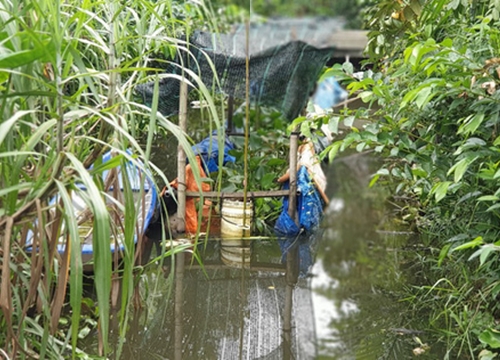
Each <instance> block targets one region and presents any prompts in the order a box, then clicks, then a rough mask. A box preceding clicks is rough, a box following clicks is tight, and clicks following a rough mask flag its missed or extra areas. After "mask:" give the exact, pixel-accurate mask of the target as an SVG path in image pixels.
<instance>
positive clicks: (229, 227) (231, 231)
mask: <svg viewBox="0 0 500 360" xmlns="http://www.w3.org/2000/svg"><path fill="white" fill-rule="evenodd" d="M252 218H253V203H252V201H247V203H246V204H245V203H244V202H243V201H238V200H229V199H223V201H222V209H221V224H220V232H221V237H222V238H223V239H224V238H231V239H239V238H245V237H249V236H250V228H251V226H252ZM228 241H229V240H228ZM242 242H243V240H242V241H237V240H235V242H232V243H231V244H229V243H226V244H227V245H232V246H238V245H240V246H241V245H243V243H242ZM222 245H224V243H223V244H222ZM245 246H246V245H245Z"/></svg>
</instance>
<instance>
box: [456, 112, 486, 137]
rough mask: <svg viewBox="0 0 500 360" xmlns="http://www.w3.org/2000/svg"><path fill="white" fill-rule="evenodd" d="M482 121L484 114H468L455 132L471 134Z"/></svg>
mask: <svg viewBox="0 0 500 360" xmlns="http://www.w3.org/2000/svg"><path fill="white" fill-rule="evenodd" d="M483 121H484V114H483V113H481V114H476V115H469V116H468V117H466V118H465V120H464V123H463V124H462V125H460V127H459V128H458V131H457V134H464V135H471V134H474V133H475V132H476V130H477V129H478V128H479V126H480V125H481V124H482V123H483Z"/></svg>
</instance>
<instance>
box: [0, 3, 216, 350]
mask: <svg viewBox="0 0 500 360" xmlns="http://www.w3.org/2000/svg"><path fill="white" fill-rule="evenodd" d="M0 18H1V21H0V39H1V40H0V153H1V161H0V189H1V190H0V239H1V244H2V249H1V250H0V255H1V256H0V257H1V267H2V270H1V276H2V279H1V289H0V307H1V310H2V313H1V315H0V343H1V344H5V348H4V351H5V352H6V353H7V354H9V356H10V357H11V358H25V357H29V356H40V358H44V357H49V358H62V357H69V356H73V357H84V356H85V354H82V352H81V351H80V350H79V349H78V347H77V346H78V342H79V336H83V335H84V333H83V332H80V328H81V327H83V326H87V324H83V320H82V319H81V316H80V315H81V314H82V298H83V268H82V260H81V254H80V251H79V230H78V223H77V220H76V219H75V216H74V214H73V212H72V211H66V210H67V209H69V208H71V194H72V193H73V192H75V191H78V187H77V184H83V185H84V186H85V187H86V189H87V192H88V193H89V196H88V197H87V198H86V202H87V205H88V207H89V209H90V210H91V212H92V215H93V216H92V217H93V229H94V230H93V231H94V240H95V242H94V245H95V246H94V251H95V253H94V277H95V279H96V280H97V281H95V287H96V293H97V309H96V311H95V313H93V314H95V317H96V319H97V320H98V323H99V325H98V331H99V353H100V355H103V356H106V355H107V354H108V353H109V347H108V339H107V337H108V332H109V331H108V330H109V321H110V311H111V309H110V295H111V291H112V285H113V286H114V285H116V283H117V281H118V279H121V281H122V286H121V289H120V291H121V297H120V303H119V304H118V303H117V300H116V298H115V301H114V306H115V307H119V309H120V310H119V312H118V315H116V316H117V318H118V319H119V323H120V326H119V329H118V332H119V333H120V334H123V332H124V331H126V320H127V318H128V312H129V306H128V305H129V304H130V303H131V301H132V297H133V295H134V291H135V289H134V285H135V284H134V282H135V281H137V275H139V269H138V268H136V267H135V258H136V257H137V252H136V248H135V247H134V244H133V243H132V242H131V240H132V239H133V238H134V234H135V227H136V224H135V218H136V217H135V215H134V214H135V212H136V211H137V209H136V208H135V207H136V204H135V203H134V202H133V201H132V199H133V196H132V194H131V192H130V189H129V188H127V186H126V185H125V186H124V188H125V191H124V193H125V198H126V201H125V205H124V207H125V209H126V210H125V212H126V214H127V215H126V218H127V221H125V224H123V228H124V238H125V239H127V241H125V245H126V250H125V254H124V258H123V264H122V265H121V267H118V266H115V267H112V266H111V265H112V263H113V261H112V259H111V254H110V251H109V239H110V235H111V233H112V232H113V227H112V225H111V223H112V221H111V220H110V219H111V217H112V215H111V210H110V208H109V207H108V206H107V205H106V201H105V198H106V194H105V193H106V192H105V191H104V184H103V183H102V180H101V179H102V176H101V174H102V171H104V170H105V168H106V166H100V162H101V157H102V153H103V152H104V151H106V150H109V149H112V150H114V151H115V152H116V153H117V154H120V156H118V157H117V158H116V159H115V161H114V162H113V164H114V165H113V166H117V165H118V164H119V163H120V161H125V160H130V161H136V158H140V159H142V160H143V163H144V164H145V165H143V170H144V171H155V167H154V164H152V163H150V162H148V160H149V157H150V153H151V146H152V140H153V135H154V134H155V133H156V132H157V130H158V129H159V128H161V129H162V130H161V131H163V132H168V133H172V134H174V135H175V137H176V138H177V139H178V140H179V141H180V143H181V144H182V146H183V147H184V148H186V149H189V148H190V146H189V145H190V141H188V139H187V137H186V136H185V134H183V133H182V132H181V131H180V130H179V128H178V126H177V125H175V124H174V123H172V122H171V121H170V120H169V119H166V118H164V117H163V116H161V114H157V113H156V111H155V109H156V107H157V102H154V103H153V106H152V109H153V111H151V109H149V108H147V107H145V106H144V105H142V104H140V103H137V102H135V100H134V93H133V91H134V86H135V85H136V84H138V83H140V82H144V81H151V80H155V79H158V76H157V75H156V71H155V69H154V67H153V66H154V64H155V62H154V61H165V60H164V59H169V58H170V57H171V56H172V55H173V54H175V51H178V50H179V49H181V48H182V44H180V43H179V42H178V41H177V40H176V38H177V37H178V36H179V35H182V34H184V33H185V32H186V31H189V29H190V28H191V27H192V26H197V27H205V28H209V29H214V30H216V25H215V23H214V21H213V20H214V17H213V14H212V13H211V10H210V9H209V8H207V7H206V6H204V4H203V2H197V3H196V4H194V3H190V2H185V3H184V2H182V3H181V2H176V1H170V0H164V1H155V2H149V1H141V0H138V1H135V2H126V3H122V2H119V1H115V0H105V1H101V2H97V3H96V2H91V1H83V2H81V1H78V2H77V1H52V0H33V1H18V0H12V1H7V0H0ZM208 20H209V21H208ZM158 53H160V54H163V56H162V58H156V57H155V56H154V55H153V54H158ZM148 74H150V75H149V76H148ZM202 91H204V94H205V95H207V94H209V92H208V91H207V89H202ZM208 100H210V99H208ZM208 100H207V101H208ZM156 101H157V100H156ZM211 109H212V110H213V111H212V112H211V114H212V116H211V118H210V121H213V123H214V128H217V129H219V130H220V128H221V124H220V121H219V120H218V116H217V110H216V109H215V108H214V106H213V103H212V106H211ZM144 131H147V134H148V135H147V140H146V143H145V144H140V143H138V141H137V140H136V139H137V138H139V137H140V136H139V133H142V132H144ZM127 149H132V152H133V154H135V155H133V156H131V155H129V153H127V152H126V150H127ZM188 156H191V157H192V156H193V155H192V153H189V151H188ZM91 164H95V165H96V166H95V167H94V169H93V170H92V171H91V172H88V171H87V169H88V168H89V166H90V165H91ZM110 166H111V165H110ZM158 175H159V177H162V178H163V180H164V181H165V182H167V181H168V179H166V178H165V176H164V175H163V174H162V173H161V172H159V174H158ZM56 192H57V193H59V194H60V197H61V201H60V202H59V203H55V204H50V203H49V199H51V198H52V197H53V195H54V194H55V193H56ZM63 223H64V224H66V225H65V226H63V225H62V224H63ZM29 231H31V233H32V234H38V235H37V236H38V241H39V242H38V244H39V245H40V246H39V247H38V248H37V250H38V251H32V252H31V253H30V252H27V251H26V248H25V242H26V239H27V236H28V232H29ZM60 240H62V241H63V242H65V243H66V245H67V249H68V251H66V252H65V253H64V254H58V252H57V251H55V244H57V242H58V241H60ZM97 245H100V246H97ZM166 255H168V254H166ZM66 291H67V292H68V294H69V303H67V301H68V300H67V299H66ZM115 295H116V293H115ZM66 309H70V314H71V321H70V322H69V325H68V326H69V330H68V331H67V332H66V331H60V330H58V329H59V323H60V319H64V318H65V316H66V315H65V314H67V313H66V311H67V310H66ZM32 315H37V316H32ZM93 317H94V315H90V318H91V319H93ZM61 322H62V320H61ZM122 339H123V337H122ZM118 352H119V350H118ZM118 355H119V354H118Z"/></svg>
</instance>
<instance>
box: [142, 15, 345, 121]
mask: <svg viewBox="0 0 500 360" xmlns="http://www.w3.org/2000/svg"><path fill="white" fill-rule="evenodd" d="M342 25H343V24H342V22H341V21H339V20H337V19H332V18H305V19H286V20H285V19H283V20H270V21H267V22H265V23H261V24H251V25H250V26H249V30H248V31H247V30H246V27H245V26H244V25H239V26H237V27H235V28H234V29H233V31H232V32H230V33H228V34H215V33H209V32H202V31H196V32H194V33H193V34H192V35H191V36H190V37H189V39H188V41H187V45H186V46H187V47H188V48H189V53H188V52H186V51H179V52H178V54H177V56H176V58H175V59H174V60H173V62H171V63H168V64H166V66H165V73H168V74H177V75H181V73H182V71H183V69H182V68H183V67H185V68H187V69H189V70H191V71H193V72H194V73H195V74H197V75H198V76H199V77H200V78H201V80H202V82H203V83H204V84H205V85H206V86H207V88H209V89H212V88H215V90H216V91H218V92H220V93H223V94H226V95H229V96H231V97H234V98H240V99H245V96H246V57H247V54H248V57H249V72H250V74H249V87H250V91H249V93H250V94H249V95H250V100H251V102H252V104H256V105H262V106H270V107H274V108H276V109H278V110H279V111H281V113H282V114H283V116H284V117H285V118H286V119H289V120H293V119H294V118H296V117H297V116H298V115H299V114H300V112H301V111H302V109H303V108H304V107H305V105H306V103H307V100H308V98H309V96H310V95H311V94H312V92H313V90H314V88H315V85H316V81H317V78H318V75H319V74H320V72H321V70H322V69H323V67H324V66H325V64H326V62H327V61H328V59H329V58H330V57H331V56H332V54H333V52H334V45H333V42H332V41H331V39H332V36H333V34H334V33H335V32H337V31H339V30H340V29H341V27H342ZM247 37H248V51H247V47H246V43H247ZM184 76H186V77H187V78H188V79H190V78H189V75H188V74H187V73H185V74H184ZM191 80H192V79H191ZM191 82H192V83H195V82H194V81H191ZM154 85H155V83H154V82H150V83H146V84H143V85H139V86H138V87H137V88H136V90H137V92H138V93H139V94H140V95H141V96H142V97H143V99H144V101H145V102H146V103H147V104H151V102H152V99H153V92H154ZM179 89H180V81H179V80H177V79H175V78H172V77H166V78H162V79H161V80H160V82H159V92H160V94H159V104H158V109H159V111H160V112H161V113H163V114H164V115H165V116H169V115H173V114H176V113H177V112H178V110H179Z"/></svg>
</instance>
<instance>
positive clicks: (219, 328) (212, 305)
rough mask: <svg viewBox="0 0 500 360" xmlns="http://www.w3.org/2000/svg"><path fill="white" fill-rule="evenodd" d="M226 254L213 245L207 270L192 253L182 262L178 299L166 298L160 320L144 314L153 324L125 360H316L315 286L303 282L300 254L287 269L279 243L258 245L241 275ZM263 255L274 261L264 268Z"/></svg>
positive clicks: (291, 255)
mask: <svg viewBox="0 0 500 360" xmlns="http://www.w3.org/2000/svg"><path fill="white" fill-rule="evenodd" d="M220 248H221V247H220V244H219V243H218V242H215V241H211V242H209V243H208V246H207V247H206V248H205V249H204V250H201V252H202V254H203V258H204V268H203V269H202V268H200V266H197V265H192V264H191V261H190V259H186V258H185V256H186V255H185V254H182V255H180V256H177V257H176V259H175V265H174V267H175V290H174V291H173V296H171V297H170V298H168V297H167V295H166V294H165V295H166V296H165V299H164V300H165V301H164V303H163V304H161V302H160V303H159V306H158V308H157V309H156V310H154V314H153V315H152V316H147V315H146V314H142V316H143V318H144V320H145V319H146V318H151V319H152V321H151V322H148V321H147V320H146V321H144V320H143V321H141V323H142V325H139V324H136V325H137V328H135V329H134V332H135V336H133V337H130V341H128V342H127V343H126V346H125V348H124V350H125V353H124V355H123V358H124V359H125V358H134V359H146V358H148V359H150V358H173V359H314V358H316V352H315V351H316V350H315V343H316V339H315V328H314V317H313V308H312V300H311V293H310V285H309V279H307V278H299V276H298V275H299V271H298V266H299V256H298V247H294V248H293V249H291V250H290V251H289V252H288V254H287V256H286V265H282V264H281V254H280V251H279V246H278V244H277V243H276V242H273V243H270V242H268V243H267V244H265V245H264V244H258V243H254V244H253V245H252V257H251V265H250V267H248V266H244V267H243V266H242V267H241V268H236V267H235V266H234V264H231V266H227V265H225V264H224V263H223V262H222V261H221V260H220V250H221V249H220ZM276 248H277V249H276ZM262 251H264V252H266V253H267V255H262V254H261V256H260V258H262V259H265V260H264V261H259V260H258V258H259V255H258V254H259V253H261V252H262ZM270 253H274V254H275V255H278V256H274V257H271V256H269V254H270ZM167 354H168V355H167Z"/></svg>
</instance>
